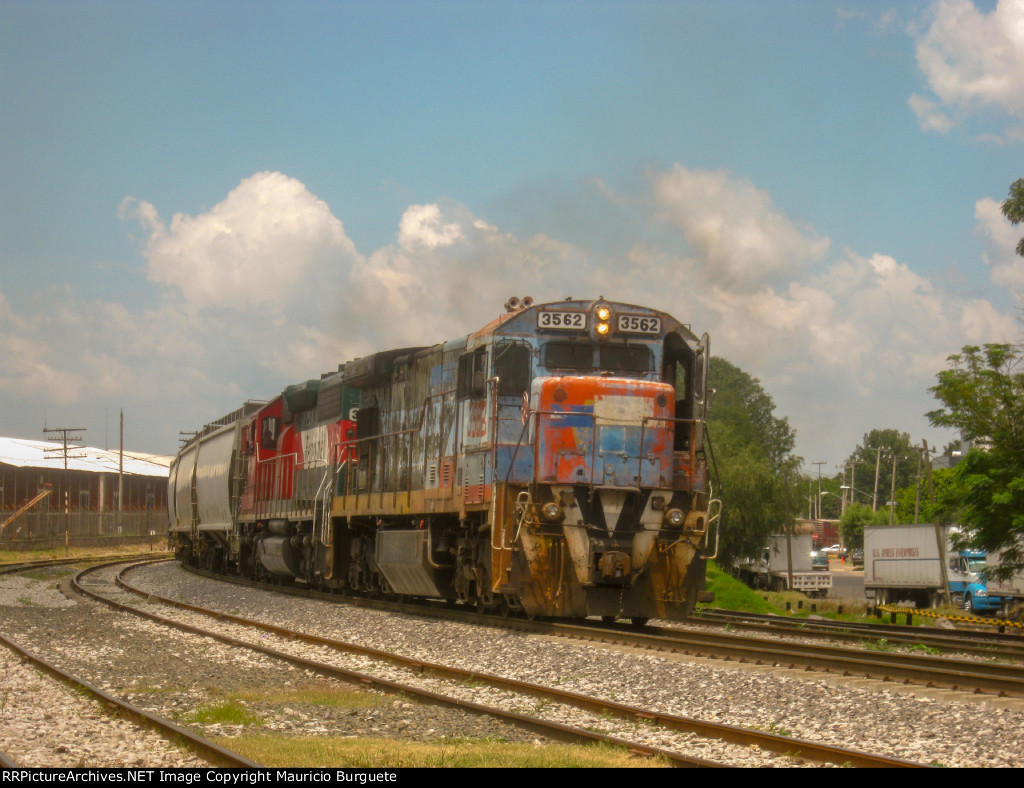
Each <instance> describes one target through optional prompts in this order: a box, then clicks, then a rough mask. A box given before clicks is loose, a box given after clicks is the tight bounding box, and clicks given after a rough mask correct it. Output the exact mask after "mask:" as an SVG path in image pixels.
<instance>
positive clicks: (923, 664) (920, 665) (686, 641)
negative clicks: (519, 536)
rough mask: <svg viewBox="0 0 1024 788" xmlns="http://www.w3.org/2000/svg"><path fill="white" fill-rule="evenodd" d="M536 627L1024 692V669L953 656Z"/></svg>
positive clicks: (704, 635)
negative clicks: (952, 657)
mask: <svg viewBox="0 0 1024 788" xmlns="http://www.w3.org/2000/svg"><path fill="white" fill-rule="evenodd" d="M530 627H531V629H533V630H534V631H542V632H547V633H548V634H552V635H562V636H565V637H570V638H574V639H579V640H599V639H607V638H608V637H609V636H611V637H614V639H615V640H616V642H621V643H625V644H628V645H632V646H636V647H639V648H647V649H654V650H664V651H679V652H684V653H687V654H694V655H698V656H705V657H712V658H717V659H726V660H736V661H739V662H742V663H753V664H757V665H781V666H788V667H790V668H803V669H806V670H821V671H824V672H826V673H832V674H839V675H843V676H863V677H865V678H873V679H881V680H883V681H900V682H903V683H906V684H912V683H918V684H923V685H925V686H927V687H943V688H947V689H952V690H961V691H964V690H966V691H969V692H976V693H981V692H991V693H994V694H996V695H998V696H1000V697H1007V696H1012V697H1024V668H1022V667H1021V666H1018V665H1001V664H994V663H985V662H974V661H970V660H957V659H951V658H948V657H934V656H926V655H916V654H901V653H894V652H892V653H890V652H884V651H862V650H853V649H848V648H842V647H840V646H827V645H821V644H817V645H808V644H805V643H798V642H795V641H780V640H778V639H772V638H757V637H750V636H744V635H731V634H728V633H722V632H693V631H685V630H678V629H666V630H662V631H660V632H659V631H657V630H655V631H654V632H651V633H646V632H624V631H621V630H613V631H612V632H610V633H609V632H606V631H603V630H602V629H600V628H598V627H596V626H584V625H580V624H566V623H545V622H531V624H530Z"/></svg>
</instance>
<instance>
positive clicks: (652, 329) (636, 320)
mask: <svg viewBox="0 0 1024 788" xmlns="http://www.w3.org/2000/svg"><path fill="white" fill-rule="evenodd" d="M619 332H620V333H623V334H660V333H661V318H660V317H650V316H649V315H619Z"/></svg>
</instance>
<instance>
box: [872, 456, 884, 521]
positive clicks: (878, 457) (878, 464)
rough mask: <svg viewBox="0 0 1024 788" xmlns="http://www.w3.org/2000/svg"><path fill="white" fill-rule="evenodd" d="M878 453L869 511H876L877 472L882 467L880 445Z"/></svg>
mask: <svg viewBox="0 0 1024 788" xmlns="http://www.w3.org/2000/svg"><path fill="white" fill-rule="evenodd" d="M877 451H878V454H877V455H876V456H875V495H874V497H873V498H872V499H871V511H873V512H877V511H878V473H879V471H880V470H881V468H882V447H881V446H879V447H878V449H877Z"/></svg>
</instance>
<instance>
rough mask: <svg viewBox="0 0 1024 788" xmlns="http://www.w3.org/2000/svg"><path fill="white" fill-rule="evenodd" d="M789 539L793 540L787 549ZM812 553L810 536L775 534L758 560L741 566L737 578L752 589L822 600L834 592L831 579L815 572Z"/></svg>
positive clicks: (748, 561)
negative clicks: (805, 595) (791, 593)
mask: <svg viewBox="0 0 1024 788" xmlns="http://www.w3.org/2000/svg"><path fill="white" fill-rule="evenodd" d="M787 539H789V540H791V543H790V544H788V545H787V542H786V540H787ZM813 549H814V548H813V537H812V536H811V535H810V534H796V535H792V536H787V535H786V534H775V535H773V536H771V537H769V540H768V546H767V547H766V548H765V549H764V550H763V551H762V552H761V555H760V556H759V557H757V558H750V559H747V560H744V561H741V562H739V563H738V564H737V565H736V567H735V570H734V574H735V575H736V576H737V577H738V578H739V579H740V580H742V581H743V582H744V583H746V584H747V585H748V586H750V587H751V588H761V589H766V590H771V591H786V590H792V591H802V592H803V593H805V594H807V595H808V596H814V597H823V596H826V595H827V594H828V592H829V590H830V589H831V588H832V575H831V574H829V573H828V572H816V571H815V570H814V567H813V566H812V564H811V552H812V550H813ZM790 556H792V565H791V564H790ZM790 576H792V579H793V582H792V586H791V585H790Z"/></svg>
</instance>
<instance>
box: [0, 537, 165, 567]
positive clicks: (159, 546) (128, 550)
mask: <svg viewBox="0 0 1024 788" xmlns="http://www.w3.org/2000/svg"><path fill="white" fill-rule="evenodd" d="M141 538H142V537H140V539H141ZM166 551H167V539H166V538H159V539H154V540H153V543H152V548H151V547H150V541H149V538H148V537H147V538H145V539H144V541H140V542H138V543H135V544H122V545H109V546H104V545H92V546H85V547H70V548H68V551H67V552H66V553H65V552H64V545H60V546H59V547H51V548H47V549H44V550H0V564H19V563H21V562H23V561H44V560H47V559H52V558H93V557H102V556H117V555H134V554H136V553H137V554H139V555H148V554H149V553H151V552H152V553H163V552H166Z"/></svg>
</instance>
